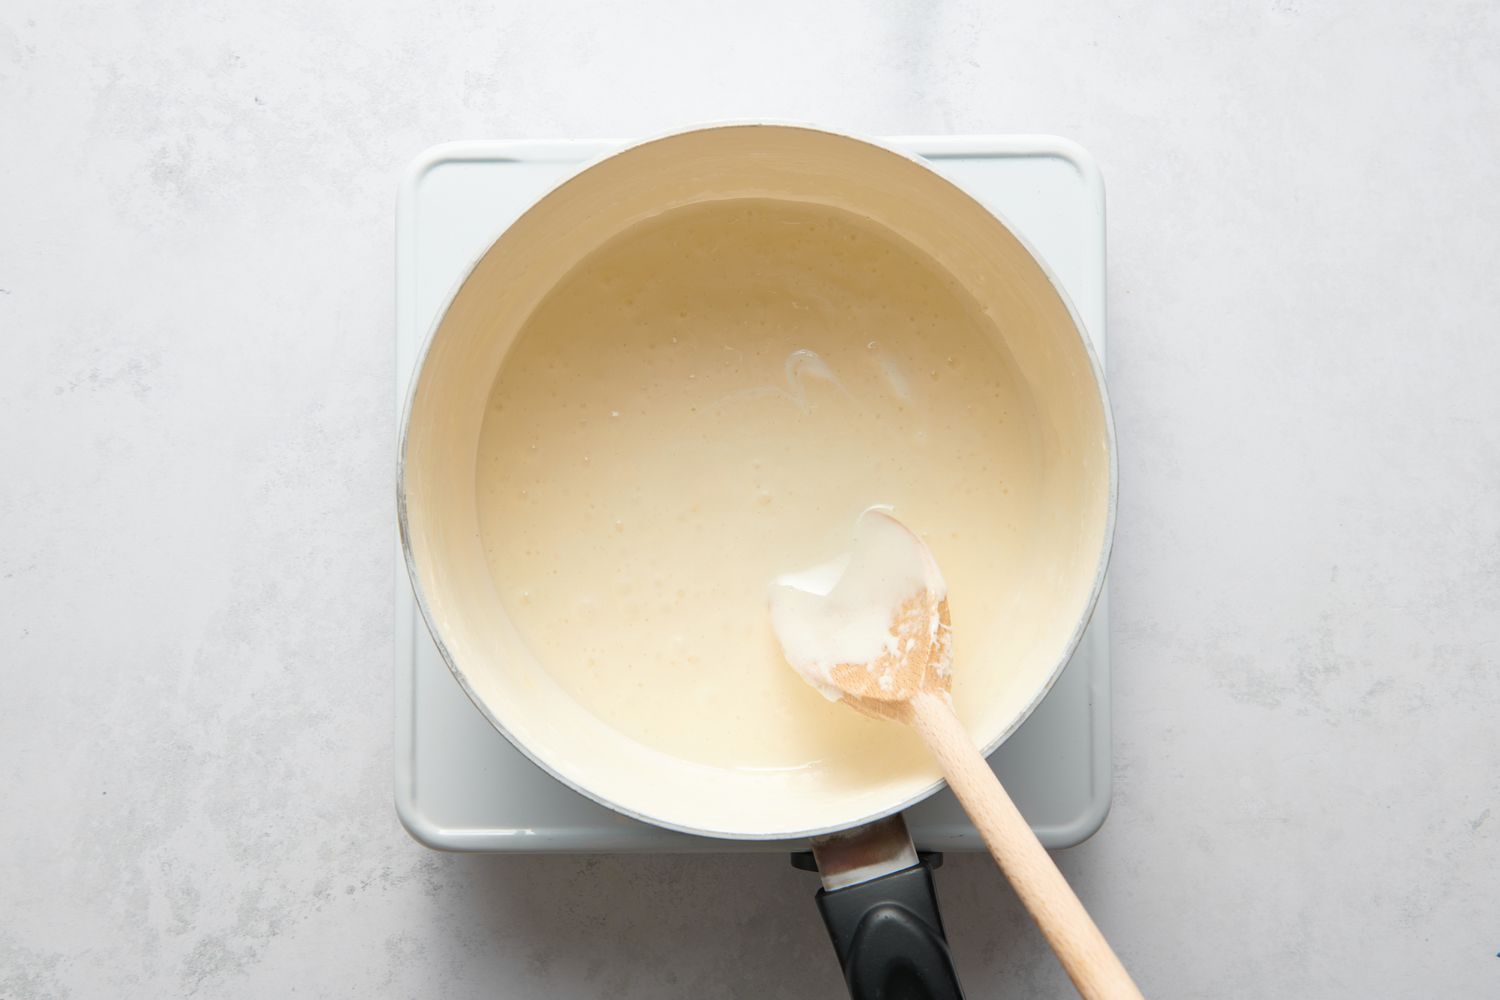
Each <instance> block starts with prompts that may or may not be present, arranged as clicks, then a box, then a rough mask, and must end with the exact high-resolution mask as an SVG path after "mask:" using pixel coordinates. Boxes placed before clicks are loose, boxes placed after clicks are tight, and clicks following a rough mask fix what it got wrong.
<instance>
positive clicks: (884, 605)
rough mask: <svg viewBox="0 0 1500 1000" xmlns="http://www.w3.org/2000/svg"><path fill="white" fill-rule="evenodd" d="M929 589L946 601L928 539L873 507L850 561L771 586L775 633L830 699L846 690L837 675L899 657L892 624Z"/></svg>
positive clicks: (790, 658)
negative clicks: (835, 672) (845, 668)
mask: <svg viewBox="0 0 1500 1000" xmlns="http://www.w3.org/2000/svg"><path fill="white" fill-rule="evenodd" d="M923 590H926V591H928V592H930V593H931V594H932V598H933V600H934V601H940V600H942V599H943V598H944V597H946V596H947V585H946V584H945V583H944V582H943V576H942V573H941V572H939V571H938V568H937V564H936V562H935V561H934V560H933V558H932V554H931V553H930V552H928V550H927V546H925V545H924V544H923V543H922V540H921V539H920V538H918V537H917V536H916V535H914V534H913V533H912V532H911V531H910V530H908V529H907V528H906V527H905V526H904V525H903V524H901V522H899V521H897V520H896V519H895V518H893V517H891V516H890V515H889V514H886V513H885V512H883V511H881V510H879V509H877V508H871V509H870V510H867V511H865V512H864V513H863V514H861V515H860V518H859V520H858V521H857V522H855V526H854V548H853V549H852V551H850V552H849V553H848V554H847V555H844V556H840V557H839V558H837V559H833V560H830V561H829V562H826V563H822V564H820V565H817V566H813V567H811V568H809V569H805V570H802V571H800V572H796V573H788V574H784V575H782V576H779V577H777V578H776V579H775V580H773V581H772V582H771V593H770V604H771V627H772V629H773V630H775V632H776V638H777V640H778V641H780V643H781V650H782V653H783V654H784V655H785V656H786V659H787V662H788V663H790V664H791V665H792V666H793V667H794V668H795V669H796V671H797V672H798V673H799V674H801V675H802V677H803V679H804V680H806V681H807V682H808V683H809V684H811V685H812V686H813V687H814V688H816V689H817V690H818V691H820V692H821V693H822V694H823V696H824V697H826V698H828V699H829V700H830V701H837V700H839V698H840V696H841V694H842V692H841V690H840V689H839V687H838V686H836V685H835V684H834V683H833V670H834V668H835V667H838V666H840V665H845V664H868V663H874V662H875V661H876V660H878V659H880V657H881V656H882V655H885V654H893V653H896V652H897V650H896V649H895V644H896V641H897V640H896V636H895V635H894V633H893V632H892V628H891V625H892V621H893V620H894V619H895V617H896V615H897V613H898V611H899V610H900V608H901V606H902V604H903V603H905V602H906V601H908V600H910V599H911V598H912V597H914V596H915V595H917V594H920V593H921V592H922V591H923Z"/></svg>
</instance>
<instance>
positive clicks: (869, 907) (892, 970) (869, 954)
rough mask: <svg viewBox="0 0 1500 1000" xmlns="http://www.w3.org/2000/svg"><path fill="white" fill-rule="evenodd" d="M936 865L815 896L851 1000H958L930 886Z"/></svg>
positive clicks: (925, 861) (927, 862)
mask: <svg viewBox="0 0 1500 1000" xmlns="http://www.w3.org/2000/svg"><path fill="white" fill-rule="evenodd" d="M940 858H941V855H939V856H938V858H933V857H931V856H923V858H922V860H921V861H920V862H919V863H918V864H916V865H913V866H912V867H910V868H907V869H904V870H902V871H899V872H893V873H891V874H890V875H884V876H881V877H880V878H877V879H872V880H870V881H868V882H861V883H859V884H858V885H851V886H849V887H847V888H844V889H835V890H833V891H832V892H830V891H828V890H827V889H820V890H819V891H818V896H817V899H818V910H819V911H820V912H821V913H822V914H823V922H824V923H825V924H827V925H828V936H829V937H830V938H832V939H833V950H834V951H835V952H836V953H837V954H838V957H839V964H840V965H841V966H843V968H844V981H845V982H847V983H848V984H849V995H850V996H851V997H853V1000H963V990H962V989H961V988H960V987H959V985H958V973H957V972H956V971H955V970H954V968H953V956H952V955H950V954H949V952H948V941H947V939H946V938H945V937H944V936H943V918H942V917H941V916H939V915H938V906H937V893H936V892H935V891H934V889H933V884H932V869H933V868H934V867H935V866H936V865H937V864H939V863H941V861H940V860H938V859H940Z"/></svg>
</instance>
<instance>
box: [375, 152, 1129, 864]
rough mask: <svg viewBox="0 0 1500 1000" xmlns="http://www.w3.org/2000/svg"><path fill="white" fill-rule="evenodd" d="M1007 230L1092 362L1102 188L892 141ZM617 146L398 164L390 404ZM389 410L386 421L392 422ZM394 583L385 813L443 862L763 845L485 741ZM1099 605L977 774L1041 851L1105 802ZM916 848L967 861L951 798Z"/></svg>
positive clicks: (1054, 173) (961, 823)
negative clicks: (697, 831) (571, 783)
mask: <svg viewBox="0 0 1500 1000" xmlns="http://www.w3.org/2000/svg"><path fill="white" fill-rule="evenodd" d="M888 142H889V144H890V145H892V146H895V147H897V148H900V149H905V150H908V151H910V152H912V153H915V154H917V155H919V156H922V157H923V158H925V159H927V160H929V161H931V162H932V163H933V164H934V166H936V167H937V169H938V170H940V171H941V172H942V173H944V174H946V175H947V176H948V177H950V178H951V179H953V180H954V181H956V182H958V183H959V184H961V185H963V186H964V187H965V188H966V189H967V190H968V191H969V192H970V193H971V194H972V195H974V196H975V197H976V198H978V199H979V200H980V201H982V202H983V203H984V204H985V205H987V206H989V207H990V208H991V209H993V210H994V211H995V212H996V213H997V214H998V215H1000V216H1001V217H1002V218H1004V219H1005V220H1006V222H1008V223H1009V224H1010V225H1011V227H1012V228H1013V229H1014V230H1015V231H1016V232H1017V233H1018V234H1019V235H1020V236H1021V238H1022V239H1024V240H1025V241H1026V242H1027V243H1028V244H1029V245H1030V246H1031V248H1032V249H1033V250H1034V251H1035V252H1036V253H1037V255H1038V256H1039V257H1040V258H1041V259H1042V260H1043V262H1044V263H1045V264H1046V265H1047V267H1048V268H1049V269H1050V270H1051V272H1052V274H1053V275H1055V276H1056V278H1057V279H1058V281H1059V282H1060V283H1061V284H1062V286H1063V288H1064V289H1065V290H1066V292H1067V294H1068V296H1069V298H1070V299H1071V300H1072V302H1073V304H1074V306H1075V308H1076V309H1077V310H1078V314H1079V315H1080V316H1081V317H1082V318H1083V321H1084V324H1085V325H1086V326H1087V328H1088V333H1089V336H1090V338H1091V339H1092V340H1093V343H1094V346H1095V348H1096V349H1097V350H1098V352H1099V355H1100V357H1101V358H1102V357H1103V356H1104V321H1105V280H1104V187H1103V184H1102V182H1101V180H1100V177H1099V172H1098V170H1097V169H1096V167H1095V166H1094V163H1093V160H1092V159H1091V158H1090V157H1089V155H1088V154H1087V153H1086V152H1085V151H1084V150H1082V149H1080V148H1079V147H1078V146H1076V145H1075V144H1073V143H1071V142H1069V141H1066V140H1063V139H1058V138H1053V137H1048V136H966V137H945V138H935V137H900V138H893V139H890V140H888ZM623 145H625V144H624V143H623V142H619V141H603V140H599V141H569V142H467V143H452V144H447V145H443V146H437V147H435V148H433V149H430V150H428V151H427V152H426V153H424V154H423V155H422V156H420V157H418V158H417V160H416V161H415V162H414V163H413V164H412V166H411V167H410V169H409V170H408V171H407V174H406V178H405V181H404V182H403V184H402V186H401V193H400V200H399V203H398V206H397V214H396V387H395V388H396V405H397V408H398V411H399V409H400V408H401V407H402V406H404V404H405V399H406V392H407V388H408V385H409V383H410V380H411V378H412V375H413V373H414V369H415V367H416V363H417V358H418V356H419V354H420V351H421V348H422V345H423V343H424V341H425V339H426V337H427V335H428V333H429V331H430V330H431V328H432V325H433V323H434V322H435V321H436V319H437V317H438V313H439V311H440V310H441V308H442V306H443V303H444V302H445V301H447V298H448V296H449V294H450V293H451V292H452V291H453V289H454V287H455V286H456V284H457V283H458V281H460V280H461V279H462V278H463V277H464V275H465V274H466V273H467V272H468V269H469V267H470V266H471V265H472V264H473V263H474V261H475V260H477V259H478V257H479V256H480V254H482V253H483V252H484V251H485V249H486V248H488V246H489V245H490V243H491V242H493V241H494V239H495V238H496V237H497V236H498V235H499V234H500V233H501V231H503V230H504V229H505V228H506V226H508V225H509V224H510V223H511V222H512V221H513V220H514V219H515V218H516V217H517V216H519V215H520V214H521V213H522V212H523V211H525V210H526V209H527V207H529V206H530V205H531V204H532V203H533V202H534V201H535V200H536V199H537V198H538V197H540V196H541V195H543V194H545V193H546V192H547V191H549V190H550V189H551V188H553V187H554V186H556V185H557V184H558V183H559V182H560V181H562V180H564V179H565V178H567V177H568V176H570V175H572V174H573V173H574V172H576V171H577V170H578V168H579V167H580V166H582V165H583V164H584V163H586V162H588V161H590V160H593V159H595V158H596V157H598V156H600V155H602V154H604V153H606V152H609V151H610V150H612V149H616V148H619V147H621V146H623ZM399 416H400V414H399V412H398V419H399ZM396 564H397V579H396V776H395V777H396V809H397V812H398V814H399V815H400V817H401V821H402V823H404V824H405V826H406V828H407V829H408V830H409V831H410V832H411V834H412V836H414V837H415V838H416V839H417V840H419V841H421V842H422V843H424V844H426V845H428V846H430V847H434V848H439V849H443V850H454V851H654V852H674V851H720V852H727V851H767V850H788V849H800V848H801V847H803V846H804V845H801V844H786V843H767V842H745V841H729V840H711V839H707V838H702V837H692V836H687V835H685V834H680V833H675V832H671V831H668V830H662V829H659V828H657V827H653V826H650V825H647V824H644V823H641V822H638V821H636V820H632V819H627V818H626V817H624V816H621V815H619V814H617V813H615V812H613V811H611V810H609V809H607V808H605V807H603V806H601V805H598V804H597V803H595V802H592V801H590V800H589V799H587V798H585V797H584V796H582V795H579V794H578V793H576V792H574V791H573V790H572V789H570V788H567V787H566V786H564V785H562V784H560V783H559V782H557V781H556V780H554V779H553V778H552V777H551V776H549V775H547V774H546V773H544V772H543V771H541V770H540V769H539V768H537V767H536V766H535V765H534V764H532V763H531V762H530V761H529V760H527V759H526V758H525V757H524V756H522V755H521V753H520V752H519V751H517V750H516V749H515V748H514V747H512V746H511V745H510V743H509V742H508V741H507V740H506V739H505V737H503V736H501V735H500V734H499V733H498V732H496V731H495V729H494V728H493V727H492V726H491V725H490V724H489V722H488V721H487V720H486V719H485V718H484V716H482V715H481V714H480V713H479V711H478V709H476V708H475V707H474V706H473V705H472V704H471V703H470V702H469V700H468V698H467V696H465V694H464V692H463V691H462V689H460V687H459V686H458V683H457V682H456V681H455V680H454V679H453V677H452V675H451V674H450V673H449V672H448V667H447V665H446V664H445V663H444V662H443V659H442V657H441V656H440V655H439V654H438V651H437V648H436V647H435V646H434V645H433V642H432V640H431V638H430V637H429V635H428V633H427V628H426V626H425V625H424V624H423V622H422V620H421V616H420V614H419V613H418V611H417V608H416V602H415V601H414V600H413V597H412V592H411V585H410V583H409V581H408V580H407V577H406V568H405V564H404V562H403V561H402V559H401V558H400V557H399V556H398V558H397V560H396ZM1107 597H1108V594H1107V591H1106V594H1105V595H1104V596H1103V597H1101V598H1100V600H1099V606H1098V609H1097V610H1096V611H1095V613H1094V618H1093V623H1092V624H1091V625H1090V626H1089V629H1088V631H1087V632H1086V633H1085V634H1084V637H1083V641H1082V643H1081V645H1080V646H1079V648H1078V651H1077V652H1076V653H1075V654H1074V656H1073V660H1072V662H1071V663H1069V665H1068V667H1067V669H1066V670H1064V671H1063V674H1062V676H1061V678H1059V680H1058V681H1057V684H1056V685H1055V686H1054V687H1053V688H1052V691H1051V692H1050V693H1049V694H1048V695H1047V698H1046V700H1045V701H1043V702H1042V704H1041V705H1040V706H1038V708H1037V710H1036V711H1035V713H1033V715H1032V716H1031V718H1030V719H1028V720H1027V722H1026V724H1025V725H1024V726H1022V727H1021V729H1020V730H1019V731H1017V732H1016V734H1015V735H1014V736H1012V737H1011V738H1010V740H1008V741H1007V742H1006V743H1005V745H1004V746H1002V747H1001V748H1000V749H999V750H998V751H996V752H995V754H994V756H993V757H992V758H991V764H992V765H993V766H994V768H995V770H996V772H998V773H999V775H1000V777H1001V778H1002V780H1003V781H1004V782H1005V786H1006V788H1008V789H1009V790H1010V793H1011V795H1012V796H1014V798H1015V800H1016V804H1017V805H1018V806H1019V807H1020V809H1021V811H1022V812H1023V813H1024V814H1025V815H1026V818H1027V819H1028V820H1030V822H1031V825H1032V826H1033V827H1034V828H1035V830H1036V832H1037V835H1038V836H1039V837H1041V839H1042V842H1043V843H1044V844H1046V845H1047V846H1049V847H1068V846H1072V845H1073V844H1077V843H1079V842H1080V841H1082V840H1084V839H1086V838H1088V837H1089V836H1090V835H1091V834H1092V833H1093V832H1094V831H1095V830H1097V829H1098V828H1099V825H1100V824H1101V823H1103V822H1104V817H1105V814H1106V813H1107V812H1108V811H1109V796H1110V729H1109V625H1108V622H1109V613H1108V601H1107ZM907 819H908V822H909V824H910V828H911V832H912V835H913V837H914V838H915V839H916V841H917V844H918V846H919V847H921V848H923V849H925V850H948V851H952V850H960V851H962V850H982V849H983V845H982V844H981V843H980V841H979V837H978V835H977V834H976V833H975V831H974V828H973V827H972V826H970V825H969V823H968V821H967V820H966V819H965V817H964V814H963V812H962V811H961V810H960V809H959V808H958V804H957V802H955V801H954V799H953V796H952V794H951V793H950V792H948V791H946V790H944V791H943V792H940V793H939V794H937V795H935V796H933V797H932V798H931V799H929V800H927V801H926V802H924V803H922V804H921V805H919V806H917V807H916V808H914V809H912V810H910V811H909V812H908V813H907Z"/></svg>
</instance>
